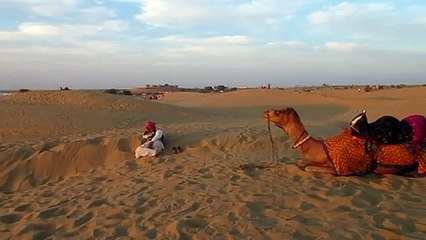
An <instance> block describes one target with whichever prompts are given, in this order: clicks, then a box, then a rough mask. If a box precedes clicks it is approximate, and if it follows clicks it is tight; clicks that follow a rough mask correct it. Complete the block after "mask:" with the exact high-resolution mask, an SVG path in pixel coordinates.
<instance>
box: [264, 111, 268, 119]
mask: <svg viewBox="0 0 426 240" xmlns="http://www.w3.org/2000/svg"><path fill="white" fill-rule="evenodd" d="M263 117H264V118H269V110H267V111H264V112H263Z"/></svg>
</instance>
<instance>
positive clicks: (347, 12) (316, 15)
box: [307, 2, 394, 24]
mask: <svg viewBox="0 0 426 240" xmlns="http://www.w3.org/2000/svg"><path fill="white" fill-rule="evenodd" d="M393 10H394V6H393V5H390V4H378V3H365V4H355V3H349V2H341V3H339V4H337V5H335V6H331V7H328V8H326V9H325V10H320V11H315V12H313V13H311V14H309V15H308V17H307V18H308V20H309V21H310V22H311V23H313V24H326V23H332V22H334V21H341V20H342V19H349V18H357V19H362V18H364V17H367V18H369V17H371V16H377V15H379V16H381V15H384V14H386V13H391V12H392V11H393Z"/></svg>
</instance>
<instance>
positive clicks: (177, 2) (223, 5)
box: [136, 0, 307, 28]
mask: <svg viewBox="0 0 426 240" xmlns="http://www.w3.org/2000/svg"><path fill="white" fill-rule="evenodd" d="M141 2H142V5H141V13H140V14H139V15H137V16H136V18H137V19H138V20H140V21H141V22H142V23H144V24H147V25H151V26H154V27H167V28H185V27H194V26H204V27H213V28H214V26H218V25H222V24H224V25H228V26H237V27H244V28H252V27H256V26H262V25H276V24H279V23H283V22H285V21H290V20H291V19H292V18H293V17H294V14H293V13H294V12H295V11H297V10H298V9H299V8H301V7H302V6H303V5H304V4H306V2H307V1H302V0H294V1H291V2H290V1H286V2H284V1H280V0H252V1H249V2H243V3H241V2H240V3H238V2H236V1H229V0H216V1H214V0H203V1H199V0H173V1H169V0H142V1H141Z"/></svg>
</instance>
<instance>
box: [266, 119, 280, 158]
mask: <svg viewBox="0 0 426 240" xmlns="http://www.w3.org/2000/svg"><path fill="white" fill-rule="evenodd" d="M268 132H269V141H270V142H271V159H272V162H273V163H274V164H273V166H277V165H278V163H279V158H278V151H277V148H276V147H275V144H274V139H273V138H272V132H271V121H270V120H269V114H268Z"/></svg>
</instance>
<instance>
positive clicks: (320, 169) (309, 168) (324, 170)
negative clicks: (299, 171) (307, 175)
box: [305, 165, 337, 175]
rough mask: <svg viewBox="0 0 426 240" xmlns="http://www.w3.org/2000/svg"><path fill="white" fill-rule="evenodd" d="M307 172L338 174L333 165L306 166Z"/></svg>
mask: <svg viewBox="0 0 426 240" xmlns="http://www.w3.org/2000/svg"><path fill="white" fill-rule="evenodd" d="M305 171H306V172H320V173H328V174H333V175H337V173H336V170H334V169H333V168H332V167H331V166H312V165H311V166H306V167H305Z"/></svg>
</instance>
